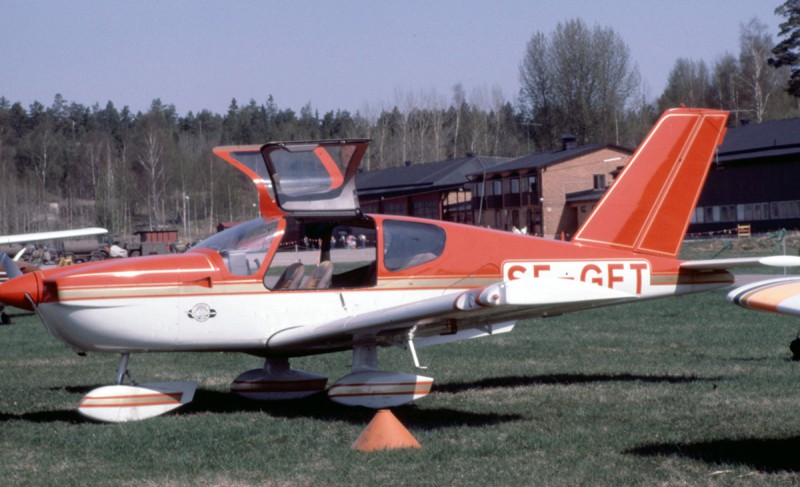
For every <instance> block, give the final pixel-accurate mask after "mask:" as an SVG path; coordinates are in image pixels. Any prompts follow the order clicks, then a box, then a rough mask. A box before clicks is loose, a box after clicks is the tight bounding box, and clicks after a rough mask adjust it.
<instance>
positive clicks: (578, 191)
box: [470, 136, 632, 239]
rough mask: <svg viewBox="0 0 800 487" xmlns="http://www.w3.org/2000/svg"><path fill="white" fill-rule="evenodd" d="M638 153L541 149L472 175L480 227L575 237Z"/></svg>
mask: <svg viewBox="0 0 800 487" xmlns="http://www.w3.org/2000/svg"><path fill="white" fill-rule="evenodd" d="M631 154H632V151H631V150H630V149H627V148H625V147H619V146H616V145H611V144H605V145H602V144H596V145H587V146H581V147H577V146H576V145H575V137H573V136H564V137H563V139H562V147H561V149H560V150H556V151H551V152H537V153H533V154H529V155H526V156H523V157H520V158H517V159H513V160H511V161H508V162H505V163H501V164H497V165H495V166H492V167H490V168H487V169H485V170H483V171H481V172H474V173H472V174H471V175H470V179H471V181H472V211H473V213H474V221H475V224H477V225H483V226H489V227H492V228H498V229H504V230H512V229H513V228H518V229H527V233H531V234H533V235H539V236H546V237H554V238H562V237H563V238H567V239H568V238H570V237H571V236H572V235H573V234H574V233H575V231H576V230H577V229H578V227H579V225H580V224H581V223H582V222H583V220H584V219H585V218H586V217H587V216H588V215H589V213H591V211H592V209H593V208H594V206H595V205H596V204H597V201H598V200H599V199H600V197H601V196H602V195H603V193H604V192H605V190H606V188H607V187H608V186H609V185H610V184H611V183H612V182H613V180H614V178H615V177H616V176H617V175H618V174H619V171H620V169H621V168H622V167H624V166H625V164H626V163H627V161H628V159H629V158H630V156H631Z"/></svg>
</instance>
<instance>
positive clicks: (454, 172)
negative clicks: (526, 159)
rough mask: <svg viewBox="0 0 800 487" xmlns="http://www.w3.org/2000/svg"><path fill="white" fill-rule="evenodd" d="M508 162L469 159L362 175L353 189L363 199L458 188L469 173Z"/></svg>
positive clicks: (503, 158) (489, 158) (473, 157)
mask: <svg viewBox="0 0 800 487" xmlns="http://www.w3.org/2000/svg"><path fill="white" fill-rule="evenodd" d="M508 160H509V159H508V158H507V157H484V156H471V157H465V158H461V159H446V160H444V161H437V162H425V163H420V164H411V165H408V166H400V167H392V168H388V169H381V170H378V171H369V172H363V173H359V174H358V176H357V178H356V187H357V188H358V194H359V196H362V197H363V196H369V195H377V194H380V195H389V194H392V193H419V192H429V191H435V190H440V189H446V188H452V187H458V186H460V185H462V184H465V183H466V182H467V181H468V179H467V175H468V174H470V173H473V172H476V171H483V170H484V169H485V168H487V167H493V166H495V165H497V164H499V163H503V162H505V161H508Z"/></svg>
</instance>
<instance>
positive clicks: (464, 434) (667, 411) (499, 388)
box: [0, 292, 800, 486]
mask: <svg viewBox="0 0 800 487" xmlns="http://www.w3.org/2000/svg"><path fill="white" fill-rule="evenodd" d="M14 319H15V323H16V324H15V325H13V326H8V327H2V328H0V342H2V345H0V347H1V348H0V349H2V352H3V353H2V356H0V473H2V477H3V483H4V484H5V485H55V484H58V485H86V484H94V485H112V484H113V485H126V484H127V485H134V484H135V485H320V484H329V485H437V486H438V485H774V484H781V483H785V484H791V483H796V482H797V481H798V480H800V455H797V451H798V447H800V421H798V415H797V412H798V400H799V399H800V398H799V397H798V396H800V394H798V382H800V363H796V362H792V361H790V360H789V357H790V353H789V350H788V343H789V341H790V340H791V339H793V338H794V336H795V333H796V330H797V328H798V327H800V321H797V320H793V319H791V318H787V317H781V316H774V315H767V314H760V313H756V312H749V311H746V310H741V309H739V308H736V307H734V306H732V305H730V304H728V303H727V302H725V300H724V292H717V293H709V294H705V295H696V296H688V297H684V298H676V299H665V300H660V301H652V302H648V303H641V304H635V305H629V306H623V307H612V308H607V309H599V310H593V311H589V312H582V313H575V314H572V315H566V316H561V317H555V318H549V319H544V320H534V321H529V322H524V323H520V324H519V325H518V327H517V329H516V330H515V331H514V332H512V333H511V334H507V335H504V336H499V337H494V338H489V339H480V340H474V341H471V342H465V343H460V344H454V345H444V346H440V347H432V348H427V349H421V350H419V353H420V356H421V360H422V361H423V363H425V364H428V365H429V366H430V368H429V369H428V370H427V371H424V372H422V373H423V375H425V374H427V375H431V376H433V377H435V379H436V382H435V386H434V391H433V393H432V394H431V395H430V396H428V397H427V398H424V399H422V400H420V401H418V402H417V403H416V404H415V405H410V406H405V407H401V408H397V409H395V414H396V415H397V416H398V417H399V418H400V419H401V420H402V421H403V423H404V424H405V425H406V426H407V427H408V428H409V430H410V431H411V432H412V434H413V435H414V436H415V437H416V438H417V439H418V440H419V441H420V443H421V444H422V446H423V447H422V449H421V450H403V451H388V452H375V453H369V454H367V453H361V452H356V451H353V450H351V449H350V445H351V443H352V442H353V441H354V440H355V439H356V438H357V437H358V435H359V434H360V432H361V431H362V430H363V428H364V427H365V426H366V424H367V423H368V422H369V420H370V419H371V416H372V412H371V411H368V410H365V409H361V408H346V407H343V406H337V405H335V404H333V403H330V402H329V401H327V400H326V399H325V398H324V397H313V398H310V399H307V400H302V401H294V402H290V403H283V404H264V403H256V402H250V401H246V400H242V399H239V398H237V397H235V396H232V395H231V394H230V393H228V392H227V389H228V384H229V382H230V381H231V380H232V379H233V378H234V377H235V376H236V375H237V374H239V373H240V372H243V371H244V370H247V369H249V368H254V367H257V366H259V365H260V361H259V360H258V359H257V358H253V357H248V356H245V355H237V354H221V353H210V354H141V355H134V356H133V357H132V359H131V368H132V370H133V372H134V374H135V376H136V377H137V379H139V380H142V381H152V380H184V379H191V380H197V381H198V382H199V389H198V392H197V394H196V398H195V401H194V402H193V403H191V404H190V405H188V406H186V407H184V408H182V409H181V410H178V411H176V412H173V413H170V414H168V415H165V416H162V417H158V418H154V419H151V420H147V421H142V422H137V423H128V424H117V425H115V424H97V423H93V422H91V421H87V420H85V419H83V418H82V417H81V416H80V415H79V414H78V413H76V412H75V411H74V407H75V405H76V403H77V402H78V400H79V399H80V397H81V396H82V394H84V393H86V392H88V391H89V390H90V389H91V388H93V387H95V386H98V385H105V384H109V383H111V382H112V380H113V376H114V373H115V370H116V360H117V359H116V357H115V356H112V355H101V354H94V355H90V356H88V357H78V356H76V355H74V354H72V353H71V352H70V351H69V350H67V349H66V348H65V347H64V346H62V345H61V344H60V343H59V342H57V341H56V340H55V339H53V338H51V337H50V336H49V335H47V333H46V332H45V331H44V329H43V328H42V327H41V325H39V324H38V323H37V322H36V319H35V318H34V317H33V316H14ZM380 358H381V365H382V367H383V368H385V369H395V370H404V371H410V370H412V368H413V367H412V362H411V357H410V355H409V354H408V353H407V352H404V351H402V350H399V349H392V350H384V351H381V354H380ZM349 363H350V356H349V354H346V353H338V354H331V355H326V356H320V357H308V358H304V359H298V360H296V361H295V362H294V365H295V367H297V368H302V369H305V370H315V371H318V372H321V373H327V374H330V376H331V377H332V378H333V379H335V378H337V377H339V376H340V375H343V374H344V373H346V366H347V365H348V364H349Z"/></svg>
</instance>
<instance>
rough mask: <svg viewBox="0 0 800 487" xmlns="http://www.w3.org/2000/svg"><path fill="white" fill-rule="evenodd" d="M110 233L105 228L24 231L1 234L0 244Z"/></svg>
mask: <svg viewBox="0 0 800 487" xmlns="http://www.w3.org/2000/svg"><path fill="white" fill-rule="evenodd" d="M106 233H108V230H106V229H105V228H96V227H92V228H79V229H77V230H58V231H54V232H38V233H23V234H19V235H0V245H4V244H13V243H28V242H36V241H39V240H51V239H52V240H55V239H59V238H74V237H89V236H92V235H103V234H106Z"/></svg>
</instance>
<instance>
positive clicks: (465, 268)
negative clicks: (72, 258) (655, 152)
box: [16, 215, 733, 356]
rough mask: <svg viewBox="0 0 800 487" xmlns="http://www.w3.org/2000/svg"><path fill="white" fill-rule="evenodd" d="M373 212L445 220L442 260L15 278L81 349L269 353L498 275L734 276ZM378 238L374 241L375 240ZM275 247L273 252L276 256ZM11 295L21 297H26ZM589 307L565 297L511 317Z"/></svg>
mask: <svg viewBox="0 0 800 487" xmlns="http://www.w3.org/2000/svg"><path fill="white" fill-rule="evenodd" d="M370 218H371V219H372V220H373V221H374V222H375V225H376V231H377V232H378V234H381V229H382V227H383V226H384V225H385V222H387V221H411V222H417V221H418V222H424V224H426V225H433V226H436V227H439V228H442V229H443V230H445V231H446V233H447V241H446V245H445V247H444V250H443V252H442V253H441V255H439V256H438V257H437V258H435V259H432V260H430V261H428V262H426V263H423V264H421V265H419V266H412V267H410V268H408V269H403V270H400V271H395V272H392V271H390V270H388V269H386V265H385V261H384V254H385V252H384V251H383V250H382V249H378V251H377V252H376V259H377V262H376V267H377V280H376V282H375V283H374V284H372V285H368V286H362V287H357V288H351V287H347V288H344V287H343V288H329V289H322V290H320V289H313V290H312V289H295V290H285V291H280V290H270V289H268V288H267V287H266V286H265V284H264V274H265V273H266V272H267V270H268V268H269V265H268V264H267V263H266V262H264V263H262V265H261V268H260V269H258V271H257V272H255V273H253V274H252V275H249V276H237V275H232V274H231V273H230V271H229V269H228V267H227V266H226V264H225V261H224V259H223V257H222V256H221V255H220V254H219V253H217V252H215V251H213V250H209V249H198V250H196V251H192V252H189V253H186V254H182V255H170V256H149V257H140V258H134V259H126V260H113V261H104V262H99V263H88V264H83V265H79V266H73V267H70V268H66V269H52V270H46V271H39V272H36V273H35V274H31V275H29V276H23V278H22V279H25V280H27V282H23V281H22V280H20V281H18V282H17V286H19V287H20V289H21V291H20V293H21V294H24V293H28V294H29V295H30V296H31V298H32V299H33V300H34V301H35V302H36V303H37V308H38V312H39V313H40V316H41V317H42V319H43V321H44V323H45V325H46V327H47V328H48V330H49V331H50V332H51V333H52V334H53V335H54V336H56V337H58V338H59V339H61V340H63V341H64V342H65V343H67V344H68V345H69V346H70V347H72V348H73V349H74V350H76V351H79V352H146V351H151V352H155V351H162V352H167V351H211V350H213V351H242V352H248V353H254V354H258V355H265V356H269V355H270V348H269V339H270V337H271V336H273V335H274V334H275V333H277V332H279V331H281V330H285V329H289V328H295V327H299V326H312V327H313V326H314V325H316V324H323V323H326V322H330V321H335V320H337V319H342V318H346V317H348V316H351V315H355V314H363V313H365V312H372V311H380V310H381V309H385V308H393V307H395V306H399V305H402V304H403V303H407V302H414V301H418V300H424V299H427V298H433V297H436V296H442V295H446V294H458V293H463V292H465V291H468V290H470V289H473V288H476V287H482V286H487V285H489V284H492V283H496V282H502V281H503V280H507V281H511V280H515V279H521V278H537V279H540V278H551V279H562V280H569V281H580V282H584V283H587V284H592V285H596V286H600V287H604V288H608V289H612V290H617V291H622V292H625V293H628V294H630V296H631V298H630V301H636V300H641V299H651V298H657V297H662V296H670V295H678V294H685V293H691V292H698V291H706V290H709V289H714V288H718V287H723V286H726V285H728V284H730V283H731V282H732V281H733V279H732V276H731V275H730V274H729V273H727V272H725V271H713V272H712V271H706V272H694V271H686V270H681V269H680V268H679V266H678V265H679V261H676V260H674V259H670V258H660V257H653V256H645V255H635V254H631V253H628V252H621V251H618V250H614V249H602V248H597V247H589V246H586V245H576V244H571V243H568V242H560V241H553V240H546V239H540V238H534V237H528V236H521V235H514V234H510V233H507V232H499V231H495V230H488V229H483V228H478V227H470V226H465V225H459V224H453V223H447V222H433V221H425V220H415V219H410V218H395V217H385V216H380V215H374V216H371V217H370ZM383 244H384V239H382V238H379V239H378V241H377V245H379V246H380V245H383ZM277 245H278V244H277V242H276V243H274V246H277ZM474 249H482V250H481V255H480V258H474V259H470V258H469V255H470V254H471V253H474V252H475V250H474ZM274 250H275V249H270V254H269V255H271V256H272V257H273V258H275V252H274ZM342 252H345V253H346V252H349V250H342ZM353 252H355V251H353ZM476 257H477V256H476ZM16 304H17V305H18V306H23V307H24V306H26V302H25V300H21V301H20V302H18V303H16ZM589 306H590V305H587V306H581V304H579V303H578V304H576V303H565V304H563V305H552V306H549V307H547V308H541V309H537V310H532V311H531V310H528V311H526V312H525V313H522V314H521V315H515V314H514V313H511V314H510V315H509V316H508V318H510V319H519V318H534V317H537V316H545V315H553V314H560V313H562V312H567V311H572V310H575V309H580V308H581V307H589ZM503 319H504V318H503V317H497V316H492V317H491V318H487V320H491V321H496V322H497V321H503Z"/></svg>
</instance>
